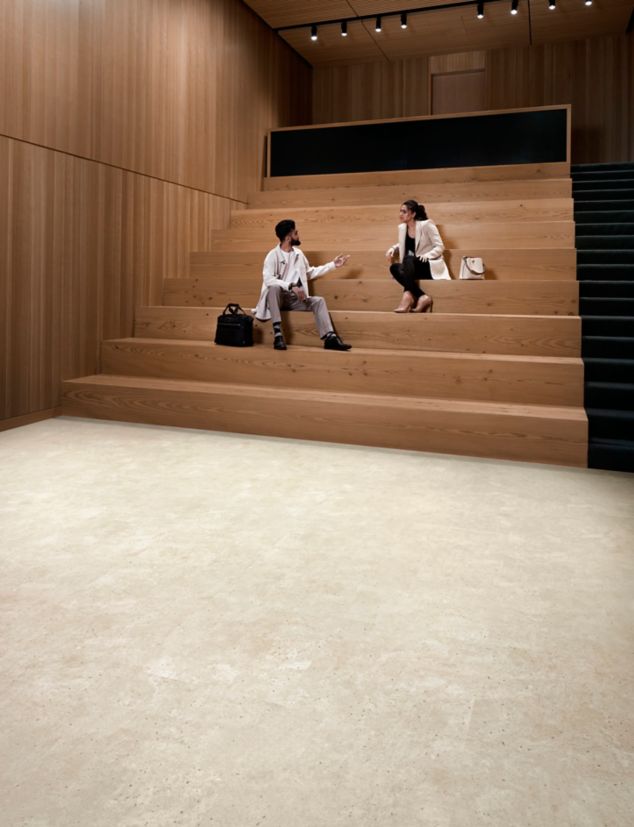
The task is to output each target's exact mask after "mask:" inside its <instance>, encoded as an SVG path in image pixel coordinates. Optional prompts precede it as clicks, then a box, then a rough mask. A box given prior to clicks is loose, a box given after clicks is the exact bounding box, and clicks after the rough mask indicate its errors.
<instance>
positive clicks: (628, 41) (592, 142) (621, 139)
mask: <svg viewBox="0 0 634 827" xmlns="http://www.w3.org/2000/svg"><path fill="white" fill-rule="evenodd" d="M560 5H561V4H560ZM560 11H561V9H560V8H559V7H558V9H557V12H556V14H557V15H559V14H560ZM582 11H587V12H590V14H589V15H585V20H586V21H590V20H591V18H592V20H593V21H594V23H595V24H596V22H597V15H598V16H599V18H601V15H603V14H604V13H605V9H603V10H600V9H599V4H598V3H595V7H593V8H591V9H587V8H586V7H584V8H583V9H582ZM625 12H627V13H626V17H627V16H629V12H628V11H627V10H625ZM471 13H472V10H469V14H471ZM488 13H489V11H488V8H487V15H488ZM533 13H534V14H535V15H536V17H535V21H534V25H535V26H536V27H538V28H539V30H540V37H541V38H542V39H543V41H548V42H541V43H539V42H537V41H534V43H535V44H536V45H533V46H529V45H528V43H527V42H525V43H522V44H517V45H515V46H511V45H509V46H508V47H507V48H497V46H496V44H495V43H490V44H488V46H487V51H486V52H485V76H486V80H485V85H486V90H485V106H486V108H487V109H506V108H509V107H525V106H546V105H552V104H564V103H571V104H572V130H573V137H572V162H573V163H593V162H604V161H627V160H630V159H631V158H633V157H634V126H633V121H634V112H633V107H634V34H632V33H630V34H604V35H601V36H589V35H591V34H593V33H597V32H598V31H600V30H599V29H597V28H596V27H595V28H594V29H592V28H590V30H584V31H581V32H580V34H581V36H582V37H583V38H585V39H577V40H572V39H571V38H572V37H574V36H575V35H574V31H573V30H572V29H569V31H568V34H567V35H565V36H563V37H562V36H561V34H560V35H559V37H555V38H554V39H555V40H557V41H559V40H563V42H550V41H551V39H552V38H553V35H552V26H553V14H552V13H551V12H549V11H548V10H547V8H546V3H544V4H543V9H542V7H539V8H536V7H535V9H534V12H533ZM620 13H621V6H620V5H619V9H618V14H620ZM506 17H508V18H509V19H510V15H508V14H507V15H506ZM561 19H563V17H562V18H561ZM474 22H476V23H477V22H483V23H484V22H485V21H474ZM584 25H586V24H585V23H584ZM589 25H592V24H589ZM618 30H619V31H621V32H622V31H623V30H624V26H623V27H622V28H619V29H618ZM577 37H579V35H577ZM432 54H433V52H432ZM430 60H434V58H433V57H431V58H430V57H429V56H428V55H421V56H420V57H408V58H396V59H395V58H394V57H392V59H391V60H390V61H389V62H388V61H384V60H376V61H371V62H365V63H362V62H360V61H357V62H356V63H352V64H350V65H332V66H327V65H324V66H315V69H314V73H313V123H316V124H317V123H330V122H339V121H353V120H361V119H381V118H393V117H409V116H412V115H428V114H430V111H431V102H430V100H429V91H428V90H429V77H430ZM359 89H363V90H364V94H363V95H360V94H358V90H359Z"/></svg>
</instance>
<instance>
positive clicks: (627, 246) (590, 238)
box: [577, 233, 634, 252]
mask: <svg viewBox="0 0 634 827" xmlns="http://www.w3.org/2000/svg"><path fill="white" fill-rule="evenodd" d="M577 241H578V242H579V241H581V242H582V243H583V249H584V250H602V249H603V245H604V244H610V245H613V246H614V249H615V250H629V251H630V252H634V237H632V236H631V235H623V236H619V235H610V234H609V233H600V234H599V235H584V236H582V237H581V238H577ZM593 245H596V246H593Z"/></svg>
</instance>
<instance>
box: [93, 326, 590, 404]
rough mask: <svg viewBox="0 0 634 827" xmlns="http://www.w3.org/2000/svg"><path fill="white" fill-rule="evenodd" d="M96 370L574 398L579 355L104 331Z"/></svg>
mask: <svg viewBox="0 0 634 827" xmlns="http://www.w3.org/2000/svg"><path fill="white" fill-rule="evenodd" d="M101 369H102V372H103V373H109V374H115V375H117V374H118V375H124V376H145V377H158V378H165V379H191V380H199V381H204V382H237V383H239V384H244V385H264V384H269V385H270V387H271V388H279V387H286V388H294V389H296V390H307V389H313V390H324V391H328V390H330V391H337V392H344V393H366V394H381V395H385V394H387V395H395V396H411V397H418V398H426V397H442V398H446V399H471V400H479V401H485V402H513V403H523V404H537V405H559V406H562V405H564V406H582V405H583V362H582V361H581V359H579V358H577V359H570V358H552V357H545V356H541V357H540V356H503V355H490V354H467V353H434V352H425V351H412V350H370V349H367V348H353V350H351V351H349V352H348V353H333V352H332V351H325V350H323V349H319V348H316V347H301V346H295V347H291V348H289V349H288V350H287V351H284V352H280V351H276V350H274V349H273V348H272V347H270V346H267V345H264V344H262V345H255V346H254V347H246V348H234V347H221V346H217V345H214V344H213V343H212V342H209V341H189V340H183V339H174V340H168V339H137V338H127V339H111V340H109V341H106V342H103V344H102V348H101Z"/></svg>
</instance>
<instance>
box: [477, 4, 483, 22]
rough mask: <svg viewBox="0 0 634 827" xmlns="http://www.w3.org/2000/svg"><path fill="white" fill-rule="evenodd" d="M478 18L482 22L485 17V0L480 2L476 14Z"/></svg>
mask: <svg viewBox="0 0 634 827" xmlns="http://www.w3.org/2000/svg"><path fill="white" fill-rule="evenodd" d="M476 17H477V18H478V20H482V18H483V17H484V0H478V10H477V12H476Z"/></svg>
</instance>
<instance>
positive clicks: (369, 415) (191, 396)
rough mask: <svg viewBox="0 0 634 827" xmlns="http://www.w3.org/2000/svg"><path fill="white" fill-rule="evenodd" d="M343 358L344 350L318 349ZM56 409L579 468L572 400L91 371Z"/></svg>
mask: <svg viewBox="0 0 634 827" xmlns="http://www.w3.org/2000/svg"><path fill="white" fill-rule="evenodd" d="M328 355H331V356H332V355H336V356H345V354H328ZM63 411H64V413H65V414H66V415H69V416H89V417H96V418H101V419H114V420H118V421H121V420H123V421H128V422H152V423H156V424H159V425H179V426H184V427H190V428H204V429H208V430H209V429H211V430H221V431H233V432H236V431H237V432H241V433H248V434H269V435H272V436H283V437H286V438H291V439H316V440H322V441H324V440H325V441H328V442H343V443H349V444H356V445H379V446H382V447H386V448H402V449H405V450H410V451H411V450H419V451H440V452H443V453H449V454H461V453H466V454H470V455H472V456H484V457H497V458H501V459H513V460H528V461H530V462H547V463H557V464H559V465H573V466H578V467H584V466H585V464H586V454H587V433H588V423H587V419H586V416H585V413H584V411H583V409H582V408H578V407H555V406H550V405H549V406H539V405H511V404H507V405H499V404H497V403H486V402H474V401H470V402H466V401H462V400H460V401H457V400H449V399H433V398H432V399H408V398H403V397H393V396H392V397H389V398H383V397H381V396H378V395H371V396H370V395H365V394H341V393H340V394H337V393H333V392H324V391H301V392H299V391H297V390H292V389H291V390H288V389H285V388H277V389H276V392H275V394H272V393H271V392H270V389H269V388H262V387H260V388H258V387H253V386H251V387H248V386H239V385H235V384H229V385H223V384H205V383H202V382H191V381H183V380H181V381H179V380H174V379H154V378H153V379H146V378H143V377H125V376H91V377H84V378H83V379H75V380H70V381H67V382H65V383H64V402H63Z"/></svg>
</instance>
